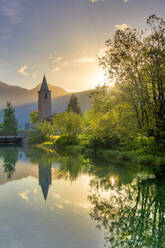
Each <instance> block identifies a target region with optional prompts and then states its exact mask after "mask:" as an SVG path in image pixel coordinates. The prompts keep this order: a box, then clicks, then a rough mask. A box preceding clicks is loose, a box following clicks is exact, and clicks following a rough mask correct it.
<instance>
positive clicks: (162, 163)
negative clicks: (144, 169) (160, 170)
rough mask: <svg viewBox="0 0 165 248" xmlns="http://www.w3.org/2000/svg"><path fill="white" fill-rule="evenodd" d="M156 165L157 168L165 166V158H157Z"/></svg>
mask: <svg viewBox="0 0 165 248" xmlns="http://www.w3.org/2000/svg"><path fill="white" fill-rule="evenodd" d="M154 164H155V165H157V166H165V157H157V158H156V159H155V162H154Z"/></svg>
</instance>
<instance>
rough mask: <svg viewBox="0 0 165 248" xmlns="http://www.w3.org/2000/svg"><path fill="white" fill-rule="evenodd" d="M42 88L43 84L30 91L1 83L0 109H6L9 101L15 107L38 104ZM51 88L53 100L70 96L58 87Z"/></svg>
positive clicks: (51, 86)
mask: <svg viewBox="0 0 165 248" xmlns="http://www.w3.org/2000/svg"><path fill="white" fill-rule="evenodd" d="M40 86H41V84H39V85H38V86H37V87H35V88H34V89H31V90H28V89H25V88H22V87H19V86H11V85H8V84H6V83H3V82H0V109H3V108H4V107H5V105H6V102H7V101H10V102H12V104H13V105H14V106H19V105H24V104H29V103H32V102H36V101H37V98H38V91H39V89H40ZM49 88H50V90H51V91H52V98H55V97H59V96H64V95H66V94H68V92H67V91H66V90H64V89H63V88H61V87H58V86H53V85H49Z"/></svg>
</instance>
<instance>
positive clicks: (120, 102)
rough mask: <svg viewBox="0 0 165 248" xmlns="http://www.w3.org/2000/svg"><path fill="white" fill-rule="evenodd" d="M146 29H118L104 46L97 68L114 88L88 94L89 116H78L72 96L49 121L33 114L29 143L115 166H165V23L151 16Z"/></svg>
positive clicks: (105, 86)
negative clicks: (112, 83)
mask: <svg viewBox="0 0 165 248" xmlns="http://www.w3.org/2000/svg"><path fill="white" fill-rule="evenodd" d="M147 26H148V28H147V29H146V30H145V31H143V30H139V29H138V30H137V29H132V28H129V27H128V28H126V29H125V30H116V32H115V34H114V37H113V38H112V39H109V40H108V41H107V42H106V48H105V51H104V54H103V55H102V56H101V57H99V64H100V66H102V67H103V68H104V70H105V73H106V75H107V78H108V79H109V80H112V81H114V80H115V83H114V85H113V86H111V87H110V86H108V85H107V84H106V83H105V85H103V86H98V87H96V89H95V90H93V92H91V93H90V95H89V97H90V100H91V108H90V109H89V110H88V111H86V112H85V113H83V114H82V113H81V110H80V107H79V104H78V99H76V96H74V97H73V96H72V97H71V99H70V101H69V103H68V108H67V110H66V112H64V113H58V114H56V115H55V117H54V118H52V119H51V120H49V121H43V122H38V117H37V112H35V111H33V112H32V113H31V116H30V118H31V122H32V123H33V125H34V129H33V130H31V131H27V136H28V139H29V141H30V143H32V144H35V145H36V146H37V147H39V148H40V149H44V150H48V151H50V152H53V151H55V150H56V149H57V150H58V149H61V148H62V149H64V150H65V149H66V150H68V151H69V152H72V150H73V151H74V152H75V151H77V152H79V153H82V154H88V155H94V156H95V157H98V156H99V157H100V158H102V159H104V160H106V161H109V162H113V163H124V162H132V163H137V164H140V165H153V166H157V167H159V166H163V165H165V21H164V20H163V19H162V18H158V17H157V16H155V15H152V16H150V17H149V18H148V19H147Z"/></svg>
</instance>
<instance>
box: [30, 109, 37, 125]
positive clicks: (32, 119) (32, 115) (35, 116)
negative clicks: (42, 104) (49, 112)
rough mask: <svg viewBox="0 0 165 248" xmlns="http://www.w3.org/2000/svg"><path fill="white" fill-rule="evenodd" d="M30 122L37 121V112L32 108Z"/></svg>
mask: <svg viewBox="0 0 165 248" xmlns="http://www.w3.org/2000/svg"><path fill="white" fill-rule="evenodd" d="M30 122H31V123H32V124H35V123H37V122H38V112H37V111H35V110H33V111H32V112H31V113H30Z"/></svg>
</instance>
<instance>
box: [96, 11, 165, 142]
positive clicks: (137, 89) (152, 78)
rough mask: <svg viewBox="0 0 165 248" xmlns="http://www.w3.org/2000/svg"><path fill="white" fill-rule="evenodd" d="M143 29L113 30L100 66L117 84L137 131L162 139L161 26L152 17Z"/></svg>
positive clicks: (164, 27) (164, 78) (164, 44)
mask: <svg viewBox="0 0 165 248" xmlns="http://www.w3.org/2000/svg"><path fill="white" fill-rule="evenodd" d="M147 25H148V29H147V30H145V31H142V30H137V29H131V28H127V29H126V30H124V31H123V30H117V31H116V33H115V35H114V37H113V39H109V40H108V41H107V42H106V45H107V50H106V52H105V55H104V56H103V57H101V58H100V64H101V65H102V66H103V68H104V69H105V70H106V72H107V73H108V75H109V77H110V78H111V79H113V80H114V79H115V80H117V82H119V84H118V87H119V89H120V93H121V96H122V101H123V100H124V102H127V103H129V104H130V106H131V107H132V110H133V112H134V115H135V117H136V124H137V126H138V128H139V130H141V131H143V132H146V134H147V135H148V136H150V135H152V136H155V137H156V138H159V139H160V138H163V137H165V115H164V113H165V102H164V99H165V60H164V56H165V22H164V20H163V19H162V18H158V17H156V16H154V15H153V16H150V17H149V18H148V19H147Z"/></svg>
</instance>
